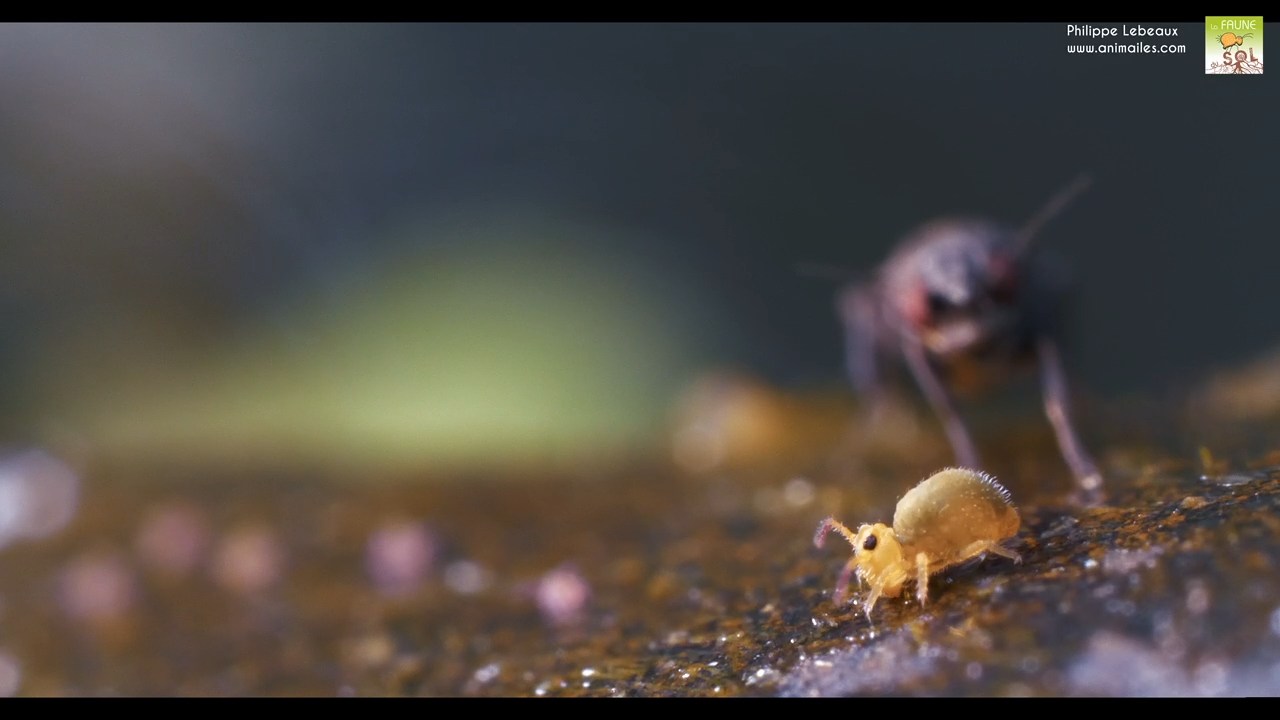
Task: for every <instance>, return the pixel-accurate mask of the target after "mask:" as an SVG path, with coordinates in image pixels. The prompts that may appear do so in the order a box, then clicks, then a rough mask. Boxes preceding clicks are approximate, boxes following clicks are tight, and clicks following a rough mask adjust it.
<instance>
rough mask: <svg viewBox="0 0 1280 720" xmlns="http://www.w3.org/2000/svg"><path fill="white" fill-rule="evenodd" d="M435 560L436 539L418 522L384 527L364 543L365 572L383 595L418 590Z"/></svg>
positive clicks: (402, 522) (396, 523)
mask: <svg viewBox="0 0 1280 720" xmlns="http://www.w3.org/2000/svg"><path fill="white" fill-rule="evenodd" d="M435 558H436V542H435V538H434V537H432V535H431V531H430V530H428V529H427V526H426V525H424V524H423V523H421V522H404V521H400V522H394V523H388V524H385V525H383V526H382V527H380V528H378V529H377V530H375V531H374V532H373V533H372V534H371V535H370V536H369V540H368V542H367V543H366V544H365V553H364V564H365V571H366V572H368V574H369V577H370V578H371V579H372V580H373V584H374V586H375V587H376V588H377V589H378V592H380V593H382V594H383V595H391V596H396V595H406V594H409V593H412V592H413V591H414V590H417V589H418V587H419V586H420V585H421V584H422V581H423V580H425V579H426V577H427V573H429V572H430V571H431V565H432V563H434V562H435Z"/></svg>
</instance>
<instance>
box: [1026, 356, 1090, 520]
mask: <svg viewBox="0 0 1280 720" xmlns="http://www.w3.org/2000/svg"><path fill="white" fill-rule="evenodd" d="M1037 353H1038V355H1039V360H1040V379H1041V384H1042V385H1043V386H1044V413H1045V415H1046V416H1048V418H1049V423H1050V424H1051V425H1053V432H1054V434H1055V435H1056V436H1057V438H1058V447H1059V448H1061V450H1062V457H1063V458H1064V459H1065V460H1066V461H1067V465H1069V466H1070V467H1071V472H1072V474H1074V475H1075V477H1076V484H1077V486H1078V489H1079V491H1080V493H1081V495H1082V499H1083V500H1084V501H1085V502H1086V503H1090V504H1092V503H1096V502H1097V501H1099V500H1101V496H1102V475H1101V473H1099V472H1098V466H1097V465H1095V464H1094V462H1093V458H1092V457H1090V456H1089V451H1088V450H1085V449H1084V444H1083V443H1081V442H1080V438H1079V436H1077V435H1076V431H1075V428H1074V427H1073V424H1072V422H1071V409H1070V405H1069V403H1068V397H1067V375H1066V372H1065V371H1064V370H1063V369H1062V360H1061V358H1060V357H1059V356H1058V346H1057V344H1056V343H1055V342H1054V341H1053V340H1052V339H1050V338H1047V337H1045V338H1041V339H1040V342H1039V344H1038V346H1037Z"/></svg>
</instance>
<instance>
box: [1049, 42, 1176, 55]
mask: <svg viewBox="0 0 1280 720" xmlns="http://www.w3.org/2000/svg"><path fill="white" fill-rule="evenodd" d="M1186 51H1187V46H1186V45H1154V44H1152V43H1141V42H1139V43H1097V44H1078V45H1067V52H1068V53H1098V54H1103V55H1108V54H1110V55H1144V54H1151V55H1180V54H1182V53H1185V52H1186Z"/></svg>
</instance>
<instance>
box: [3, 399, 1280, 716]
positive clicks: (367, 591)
mask: <svg viewBox="0 0 1280 720" xmlns="http://www.w3.org/2000/svg"><path fill="white" fill-rule="evenodd" d="M753 397H754V398H755V400H753V402H754V403H755V404H754V405H753V407H756V408H757V410H753V411H751V412H758V413H759V416H758V417H756V418H755V420H754V421H752V422H749V423H747V425H748V426H750V427H751V428H752V429H751V433H754V435H752V437H754V438H757V439H758V438H759V437H762V436H761V435H760V433H762V432H763V433H764V434H765V435H769V433H770V432H773V433H774V434H773V436H772V437H774V438H775V440H777V448H779V451H778V452H777V453H774V454H772V455H771V456H769V457H762V456H760V455H759V454H751V455H748V456H745V458H744V457H739V456H735V455H734V454H733V453H732V452H727V451H726V448H729V449H730V450H732V448H733V443H732V442H729V441H730V440H733V438H732V437H728V438H727V437H726V436H725V435H724V433H725V432H727V431H725V430H723V428H721V429H715V428H712V429H711V430H709V431H707V434H706V436H705V437H704V438H703V439H702V440H697V439H696V438H695V439H694V440H689V439H688V437H686V438H685V441H684V443H685V447H684V448H683V450H680V451H678V452H677V454H676V456H677V459H679V458H680V457H684V458H686V460H687V459H688V458H690V457H692V458H694V461H692V464H690V462H684V463H683V464H681V463H680V462H665V461H664V462H639V463H634V464H632V463H627V464H625V467H612V466H603V467H599V468H595V469H591V470H587V469H582V470H576V471H571V472H570V471H562V472H541V473H535V474H534V475H533V476H532V477H525V476H522V475H520V474H518V473H513V472H511V471H507V472H502V473H500V472H493V473H479V472H476V473H471V474H468V473H446V474H445V475H444V476H436V475H432V474H427V473H423V474H420V475H418V474H413V473H408V474H406V473H398V474H395V475H390V474H388V475H386V476H385V477H384V476H376V475H375V476H374V477H368V478H353V477H347V476H344V475H335V474H334V473H325V472H307V471H299V470H290V471H287V472H286V471H281V470H278V469H277V470H272V471H264V470H259V469H246V468H244V467H236V466H227V467H224V468H209V467H201V468H186V467H182V466H181V464H180V463H179V464H176V465H175V464H172V463H170V464H169V465H166V466H159V465H156V464H154V463H153V464H150V465H144V464H141V463H121V462H112V463H106V462H97V463H95V462H88V463H85V464H83V465H82V466H78V467H77V468H76V470H75V473H76V477H77V478H78V486H76V489H75V490H74V491H71V492H69V491H68V488H67V481H66V475H67V473H68V472H70V470H69V469H68V467H67V466H64V465H59V464H58V463H57V461H53V460H51V459H50V458H49V457H48V456H44V455H39V454H37V455H31V454H26V455H22V454H16V455H11V456H10V460H9V461H7V462H9V463H10V464H8V465H5V466H4V467H5V473H7V474H5V473H0V474H2V475H4V477H3V478H0V480H3V481H4V482H0V491H3V492H5V493H7V495H5V498H7V499H6V503H7V504H6V505H5V508H6V509H5V513H7V514H8V515H9V516H10V518H9V519H8V520H4V518H0V521H2V522H0V530H4V529H6V528H8V529H9V530H7V533H8V534H4V533H0V535H2V536H3V537H2V538H0V539H2V540H3V542H4V545H3V547H0V693H3V694H6V695H39V696H45V695H92V696H98V695H166V696H167V695H223V696H226V695H236V696H243V695H255V696H256V695H319V696H331V695H358V696H367V695H377V696H385V695H426V696H522V697H523V696H531V697H536V696H607V697H621V696H808V695H821V696H830V695H912V696H916V695H965V696H1025V695H1030V696H1046V695H1052V696H1060V695H1091V696H1092V695H1123V696H1143V695H1197V696H1198V695H1208V696H1217V695H1276V694H1280V573H1278V572H1277V569H1278V568H1280V467H1277V466H1280V457H1278V456H1277V455H1276V453H1274V452H1272V453H1268V452H1265V451H1252V452H1251V451H1250V449H1249V448H1245V447H1236V448H1229V450H1230V452H1229V453H1228V454H1227V455H1224V456H1223V457H1217V458H1215V455H1214V454H1213V453H1210V452H1209V451H1208V450H1207V449H1206V450H1204V451H1203V452H1201V453H1199V455H1198V456H1197V455H1196V454H1195V453H1194V452H1191V451H1188V452H1183V453H1180V454H1175V453H1172V452H1169V451H1166V450H1162V449H1160V448H1159V447H1156V446H1151V445H1145V444H1143V443H1141V442H1139V441H1137V440H1133V439H1132V437H1133V436H1132V434H1130V435H1124V434H1123V432H1122V431H1121V430H1120V429H1117V431H1116V433H1115V434H1116V436H1118V437H1120V438H1121V441H1120V442H1116V443H1114V444H1112V445H1109V446H1108V445H1106V444H1105V443H1104V444H1103V447H1104V448H1105V450H1104V452H1101V453H1100V459H1101V461H1102V465H1103V467H1104V469H1105V473H1106V479H1107V488H1108V496H1107V500H1106V502H1105V503H1104V504H1102V505H1100V506H1097V507H1080V506H1077V505H1073V504H1071V503H1069V502H1068V501H1067V500H1066V499H1065V498H1066V497H1067V496H1068V494H1069V490H1070V480H1069V477H1068V476H1067V473H1066V470H1065V468H1064V467H1063V465H1062V461H1061V458H1060V457H1059V456H1058V454H1057V453H1056V451H1055V448H1054V446H1053V441H1052V438H1051V436H1050V435H1049V434H1048V430H1047V428H1040V427H1038V424H1043V423H1042V422H1041V423H1036V422H1031V421H1030V419H1029V418H1023V419H1020V420H1019V421H1017V422H1013V423H1008V424H1002V423H1001V422H1000V421H998V420H997V421H992V422H987V423H985V425H983V426H982V427H981V429H980V434H979V437H980V442H982V443H983V444H984V452H985V453H986V454H988V455H989V456H990V457H991V459H992V461H991V466H990V467H989V468H987V469H989V470H991V471H992V472H994V473H995V474H996V475H997V476H998V477H999V478H1000V479H1001V481H1002V482H1004V483H1005V484H1006V485H1007V486H1008V487H1009V489H1010V491H1011V492H1012V494H1013V498H1014V502H1015V504H1016V505H1017V506H1018V508H1019V510H1020V512H1021V516H1022V527H1021V529H1020V531H1019V532H1018V534H1017V535H1016V537H1015V538H1013V539H1012V540H1010V541H1009V542H1008V543H1007V544H1008V545H1010V546H1011V547H1013V548H1014V549H1016V550H1017V551H1018V552H1019V553H1020V554H1021V556H1022V562H1021V563H1020V564H1014V563H1013V562H1011V561H1009V560H1007V559H1005V558H1000V557H992V556H988V557H985V558H983V559H980V560H976V561H972V562H969V563H966V564H964V565H960V566H956V567H953V568H950V569H948V570H946V571H944V572H942V573H940V574H938V575H935V576H933V577H932V578H931V580H930V588H929V590H930V592H929V598H928V602H927V604H926V605H925V606H923V607H921V606H920V604H919V603H917V602H916V600H915V599H914V596H913V595H912V594H911V593H906V594H904V595H903V596H902V597H899V598H894V599H882V600H881V601H880V602H879V603H878V604H877V605H876V607H875V608H874V611H873V612H872V613H871V616H870V617H868V616H867V615H866V614H864V612H863V611H862V609H861V607H860V606H859V604H858V599H859V597H860V593H858V592H854V593H853V594H852V597H851V598H850V599H849V601H848V602H846V603H844V604H841V605H837V604H835V603H834V602H833V599H832V589H833V587H834V585H835V582H836V578H837V575H838V574H839V571H840V568H841V566H842V565H843V564H844V563H845V561H846V560H847V558H848V557H849V551H850V548H849V547H848V546H847V544H845V543H843V542H842V541H840V540H839V538H838V537H835V536H833V537H832V538H830V540H829V542H828V543H827V544H826V546H825V547H824V548H822V549H818V548H815V547H814V545H813V541H812V538H813V531H814V529H815V527H816V526H817V524H818V522H819V521H821V520H822V519H823V518H825V517H826V516H828V515H835V516H836V517H837V518H839V519H841V520H842V521H844V522H846V523H848V524H851V525H856V524H857V523H861V522H875V521H883V522H889V521H890V520H891V518H892V515H893V507H894V503H895V502H896V500H897V498H898V497H900V496H901V495H902V494H903V493H904V492H906V491H907V490H908V489H909V488H910V487H911V486H913V485H914V484H915V483H916V482H918V481H919V480H920V479H922V478H924V477H925V476H927V475H928V474H930V473H931V472H932V471H933V470H936V469H938V468H940V467H942V466H944V465H946V464H948V462H949V459H948V456H947V449H946V447H945V444H944V443H943V441H942V439H941V438H940V437H939V436H937V434H936V433H933V432H931V430H930V428H929V424H928V422H929V421H928V418H927V417H924V416H920V417H916V418H915V419H913V416H910V415H909V414H908V415H901V416H898V417H897V419H896V420H893V419H892V418H891V419H890V420H892V421H893V422H898V423H900V425H898V426H894V427H896V429H895V430H893V432H891V433H890V435H892V436H893V438H894V442H887V443H880V444H877V445H872V446H864V445H859V444H858V443H856V442H854V443H835V444H831V443H829V442H828V440H829V437H830V436H828V435H822V434H821V433H816V435H815V432H814V431H813V430H812V428H808V427H803V428H802V429H801V430H800V432H802V433H803V434H804V435H806V436H808V435H815V436H818V435H820V436H821V437H822V438H823V439H822V442H817V443H813V444H811V445H808V446H806V445H804V444H803V443H797V442H793V441H794V440H795V439H796V438H795V437H791V438H790V440H791V441H788V440H787V438H788V437H789V436H788V435H787V428H793V427H796V426H795V425H794V423H793V422H792V421H793V420H794V419H795V414H796V413H803V407H804V406H803V403H799V401H797V402H798V404H794V405H789V406H787V409H786V411H785V412H782V411H780V410H778V406H776V404H775V405H770V403H768V402H764V403H760V402H756V401H758V400H759V397H758V396H753ZM716 402H717V403H723V402H724V399H723V397H722V398H721V399H720V400H717V401H716ZM717 408H718V409H719V410H724V407H723V406H722V405H717ZM759 408H764V409H759ZM779 413H781V414H779ZM748 414H749V413H748ZM832 415H833V416H834V415H835V414H834V413H833V414H832ZM696 416H698V415H697V413H696V412H695V417H696ZM717 417H719V416H717ZM921 418H923V419H921ZM916 420H919V422H916ZM1022 420H1027V421H1026V422H1023V421H1022ZM912 423H916V424H915V425H913V424H912ZM761 428H763V430H762V429H761ZM770 428H772V430H771V429H770ZM1106 434H1107V433H1106V430H1105V428H1098V429H1093V430H1091V431H1090V432H1088V433H1087V435H1088V436H1090V437H1106ZM687 435H688V433H686V436H687ZM1223 437H1229V434H1227V433H1224V434H1223ZM904 438H905V439H904ZM703 441H705V442H719V443H720V444H719V445H717V446H715V447H710V446H704V445H700V444H699V443H700V442H703ZM720 441H725V442H720ZM1223 442H1224V443H1226V442H1228V441H1226V440H1224V441H1223ZM746 446H748V447H758V446H759V443H758V442H756V443H747V444H746ZM1188 447H1191V446H1190V445H1189V446H1188ZM1220 447H1222V446H1220ZM850 448H852V449H850ZM783 449H788V450H789V452H784V451H783ZM682 453H683V455H682ZM1250 453H1251V454H1250ZM1228 456H1229V457H1230V458H1231V459H1224V458H1226V457H1228ZM14 458H17V459H16V460H15V459H14ZM14 463H17V464H14ZM39 477H43V478H45V479H44V480H39V481H37V480H33V479H32V478H39ZM15 478H16V479H15ZM49 478H55V479H54V480H49ZM58 478H61V479H58ZM371 480H372V481H375V482H370V481H371ZM378 480H382V481H384V482H376V481H378ZM15 483H16V484H15ZM24 483H25V484H24ZM12 487H21V488H25V489H24V490H23V492H26V493H27V495H15V494H14V493H15V492H16V491H14V490H12ZM5 488H9V489H5ZM32 488H45V489H47V490H48V493H46V494H47V495H48V496H47V497H44V496H41V495H40V493H39V492H36V491H35V490H32ZM41 492H43V491H41ZM14 497H18V499H19V501H14V500H13V498H14ZM68 503H71V504H73V505H74V511H73V512H72V511H69V510H68V509H67V506H68ZM14 517H19V518H21V517H26V518H27V519H26V520H25V521H24V522H25V524H23V522H17V521H15V520H14V519H13V518H14ZM32 518H35V519H32ZM40 518H43V520H41V519H40ZM50 518H52V519H50ZM41 522H43V523H44V525H41ZM6 523H7V524H6ZM12 528H19V529H22V528H25V529H26V533H25V534H23V533H19V532H17V531H15V530H12ZM32 528H36V529H38V530H40V532H35V531H34V530H32Z"/></svg>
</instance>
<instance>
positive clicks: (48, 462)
mask: <svg viewBox="0 0 1280 720" xmlns="http://www.w3.org/2000/svg"><path fill="white" fill-rule="evenodd" d="M79 495H80V478H79V477H77V476H76V473H75V472H74V471H73V470H72V469H71V467H70V466H69V465H67V464H66V463H65V462H63V461H61V460H59V459H57V458H55V457H53V456H52V455H50V454H48V453H46V452H45V451H43V450H28V451H26V452H23V453H18V454H14V455H9V456H6V457H4V458H0V547H4V546H5V545H8V544H9V543H11V542H13V541H14V540H23V539H26V540H36V539H40V538H45V537H49V536H50V535H53V534H54V533H57V532H58V531H60V530H62V528H64V527H66V525H67V523H69V522H71V518H73V517H74V516H75V513H76V503H77V501H78V499H79Z"/></svg>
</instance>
